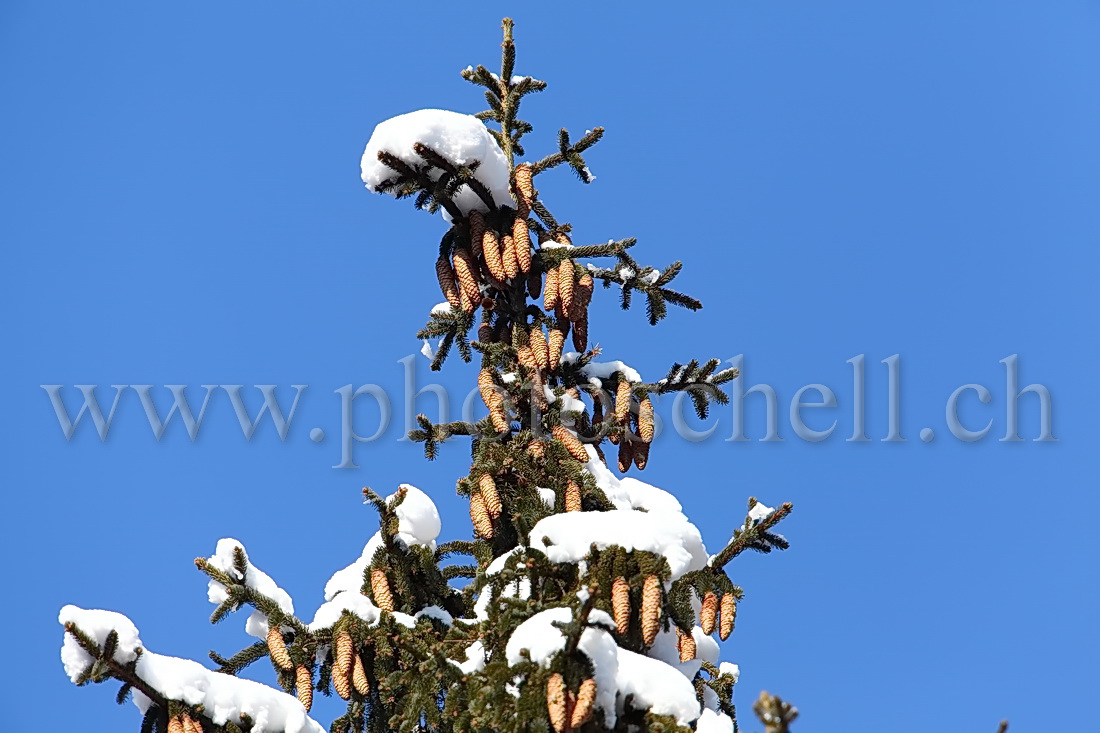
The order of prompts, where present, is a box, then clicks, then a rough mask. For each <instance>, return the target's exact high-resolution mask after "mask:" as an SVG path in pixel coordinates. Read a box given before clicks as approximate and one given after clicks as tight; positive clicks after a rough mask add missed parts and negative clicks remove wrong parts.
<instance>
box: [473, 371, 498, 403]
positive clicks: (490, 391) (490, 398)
mask: <svg viewBox="0 0 1100 733" xmlns="http://www.w3.org/2000/svg"><path fill="white" fill-rule="evenodd" d="M477 388H478V390H479V391H480V392H481V401H482V402H484V403H485V406H486V407H489V408H491V407H492V406H493V405H494V404H495V403H497V402H499V401H500V400H501V399H502V398H501V396H500V394H499V393H498V392H497V387H496V382H494V381H493V373H492V372H491V371H489V370H488V369H482V370H481V371H480V372H478V374H477Z"/></svg>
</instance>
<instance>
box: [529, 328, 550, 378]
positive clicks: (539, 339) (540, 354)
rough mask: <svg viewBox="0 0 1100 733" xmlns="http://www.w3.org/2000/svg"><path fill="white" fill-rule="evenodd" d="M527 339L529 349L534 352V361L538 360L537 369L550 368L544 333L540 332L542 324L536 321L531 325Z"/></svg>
mask: <svg viewBox="0 0 1100 733" xmlns="http://www.w3.org/2000/svg"><path fill="white" fill-rule="evenodd" d="M527 340H528V341H529V342H530V343H531V351H533V352H534V354H535V361H536V362H538V365H539V369H542V370H543V371H547V370H549V369H550V352H549V350H548V344H547V343H546V335H545V334H543V332H542V326H540V325H538V324H537V323H535V324H532V325H531V331H530V332H529V333H528V335H527Z"/></svg>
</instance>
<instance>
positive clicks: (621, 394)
mask: <svg viewBox="0 0 1100 733" xmlns="http://www.w3.org/2000/svg"><path fill="white" fill-rule="evenodd" d="M629 416H630V382H628V381H626V377H624V376H623V375H622V374H621V373H620V374H619V387H618V389H617V390H616V391H615V420H616V422H618V423H619V424H620V425H623V424H625V423H626V419H627V418H628V417H629Z"/></svg>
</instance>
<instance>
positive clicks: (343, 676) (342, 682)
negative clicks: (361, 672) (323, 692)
mask: <svg viewBox="0 0 1100 733" xmlns="http://www.w3.org/2000/svg"><path fill="white" fill-rule="evenodd" d="M332 687H333V689H335V690H336V694H337V695H339V696H340V697H341V698H342V699H344V700H350V699H351V681H350V680H349V679H348V673H347V672H345V671H343V670H341V669H339V668H338V667H337V666H336V665H333V666H332Z"/></svg>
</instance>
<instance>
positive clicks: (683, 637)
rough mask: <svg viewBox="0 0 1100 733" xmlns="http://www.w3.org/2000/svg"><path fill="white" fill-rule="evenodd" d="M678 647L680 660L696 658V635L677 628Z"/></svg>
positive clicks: (685, 660) (686, 660) (687, 660)
mask: <svg viewBox="0 0 1100 733" xmlns="http://www.w3.org/2000/svg"><path fill="white" fill-rule="evenodd" d="M676 648H677V649H678V650H679V651H680V661H681V662H690V661H691V660H692V659H695V637H693V636H692V635H691V634H685V633H684V632H683V631H680V629H676Z"/></svg>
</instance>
